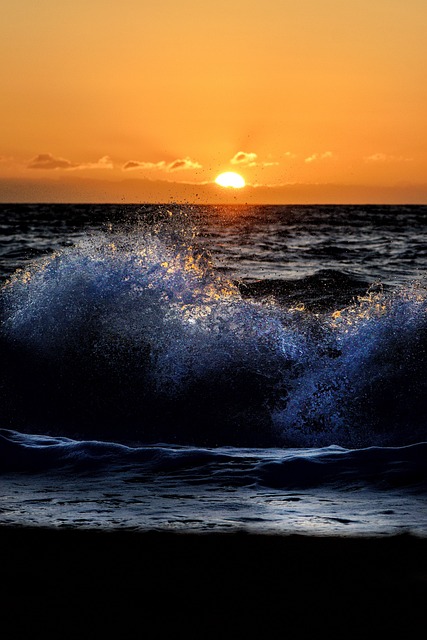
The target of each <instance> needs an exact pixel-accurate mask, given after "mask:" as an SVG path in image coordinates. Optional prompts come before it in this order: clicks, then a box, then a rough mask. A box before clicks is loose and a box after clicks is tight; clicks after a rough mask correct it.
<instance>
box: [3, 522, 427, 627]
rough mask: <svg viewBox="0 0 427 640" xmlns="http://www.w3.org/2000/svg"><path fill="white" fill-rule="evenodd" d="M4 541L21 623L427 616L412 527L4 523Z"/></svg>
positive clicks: (9, 604)
mask: <svg viewBox="0 0 427 640" xmlns="http://www.w3.org/2000/svg"><path fill="white" fill-rule="evenodd" d="M0 544H1V548H2V556H3V560H2V583H3V590H4V595H3V596H2V600H3V603H2V604H3V606H2V609H3V611H4V612H6V615H7V616H10V618H11V624H12V625H13V627H11V628H13V629H14V630H15V633H16V634H18V632H19V631H20V630H21V629H22V628H23V627H27V628H28V629H31V630H32V631H35V630H36V629H39V630H40V631H41V632H42V633H43V634H46V633H47V632H48V631H49V629H50V627H52V628H53V629H55V630H56V632H55V635H57V637H66V636H67V634H68V633H71V632H72V633H80V634H82V635H81V636H80V637H91V638H93V637H98V636H101V635H105V634H106V633H107V634H108V633H114V634H115V635H117V637H160V636H162V634H163V633H164V632H167V633H169V634H172V633H174V634H175V633H176V634H178V637H181V636H182V635H183V634H185V635H186V636H187V635H189V636H197V637H200V638H206V637H218V638H224V637H242V635H249V636H251V635H253V636H256V637H260V638H261V637H270V636H271V635H272V634H273V633H275V634H276V633H279V635H282V636H283V637H286V636H288V634H291V636H290V637H297V636H296V635H295V634H298V635H300V637H307V635H306V634H312V633H316V632H318V631H320V630H323V631H326V632H327V633H328V635H329V637H331V636H336V637H342V638H349V637H361V635H360V634H365V636H366V637H369V636H370V634H371V633H372V632H374V631H375V632H378V633H381V634H388V633H391V634H392V635H393V632H397V631H399V632H405V633H406V634H407V635H406V637H408V638H409V637H415V631H416V629H417V628H418V625H419V624H420V623H422V624H424V622H423V621H425V615H424V610H425V599H426V596H427V553H426V552H427V539H421V538H414V537H411V536H399V537H389V538H369V539H368V538H326V537H324V538H323V537H306V536H265V535H263V536H258V535H251V534H245V533H236V534H206V535H193V534H182V533H179V534H177V533H163V532H161V533H160V532H147V533H140V532H139V533H133V532H124V531H115V532H111V531H87V530H86V531H85V530H70V529H68V530H67V529H63V530H53V529H40V528H37V529H31V528H8V527H3V528H1V529H0ZM366 634H367V635H366ZM413 634H414V635H413ZM14 637H18V635H15V636H14Z"/></svg>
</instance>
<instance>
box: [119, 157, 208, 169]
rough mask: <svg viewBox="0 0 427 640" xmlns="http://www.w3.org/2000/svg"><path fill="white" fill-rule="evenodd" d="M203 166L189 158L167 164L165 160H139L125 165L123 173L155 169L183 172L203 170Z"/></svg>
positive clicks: (130, 161)
mask: <svg viewBox="0 0 427 640" xmlns="http://www.w3.org/2000/svg"><path fill="white" fill-rule="evenodd" d="M201 168H202V165H201V164H200V163H199V162H197V161H195V160H192V159H191V158H189V157H188V156H187V157H185V158H178V159H177V160H173V162H169V163H167V162H165V160H160V162H140V161H138V160H129V162H126V164H124V165H123V167H122V169H123V171H133V170H138V169H139V170H144V171H147V170H148V171H151V170H153V169H157V170H159V171H167V172H173V171H183V170H185V169H201Z"/></svg>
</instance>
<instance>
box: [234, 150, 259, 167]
mask: <svg viewBox="0 0 427 640" xmlns="http://www.w3.org/2000/svg"><path fill="white" fill-rule="evenodd" d="M257 157H258V156H257V154H256V153H253V152H251V153H246V151H238V152H237V153H236V155H234V156H233V157H232V158H231V160H230V162H231V164H240V165H245V166H247V167H255V166H256V165H257V164H258V163H257Z"/></svg>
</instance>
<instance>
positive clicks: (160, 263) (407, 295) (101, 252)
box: [1, 224, 427, 446]
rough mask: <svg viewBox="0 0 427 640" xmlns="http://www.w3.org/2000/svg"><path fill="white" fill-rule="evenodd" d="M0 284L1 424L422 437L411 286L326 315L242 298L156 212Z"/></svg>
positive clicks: (421, 363)
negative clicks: (156, 220) (148, 220)
mask: <svg viewBox="0 0 427 640" xmlns="http://www.w3.org/2000/svg"><path fill="white" fill-rule="evenodd" d="M2 294H3V295H2V303H3V325H2V343H3V350H4V353H5V358H4V363H3V368H2V384H3V387H4V389H5V393H4V394H3V395H4V398H5V401H4V404H3V407H2V409H1V413H2V416H3V424H5V425H9V426H11V427H13V428H25V429H26V430H27V431H33V432H34V431H37V430H38V429H40V428H43V432H46V430H48V431H49V432H51V433H56V434H68V435H73V436H75V435H78V436H81V437H99V438H102V439H115V440H134V441H138V442H159V441H164V442H177V443H182V444H187V443H197V444H199V445H200V444H203V445H209V446H210V445H224V444H229V445H237V446H282V445H289V444H292V445H293V446H313V445H314V446H323V445H328V444H342V445H350V446H359V445H360V446H364V445H366V444H372V443H379V442H381V443H384V442H385V443H393V442H398V443H399V444H402V443H407V442H412V441H414V440H415V439H416V438H418V439H419V437H420V434H422V433H425V410H426V400H425V398H426V393H425V391H426V389H425V382H424V380H425V371H426V363H427V357H426V338H425V335H426V332H425V329H426V318H427V315H426V310H427V296H426V290H425V289H424V288H423V287H422V286H421V285H414V286H412V287H407V288H405V289H401V290H399V291H395V292H394V293H392V294H385V293H384V292H382V291H381V290H378V291H370V292H368V294H367V295H366V296H365V297H363V298H360V299H359V300H358V301H357V302H356V303H355V304H354V305H352V306H350V307H348V308H346V309H342V310H337V311H336V312H334V313H332V314H331V313H325V314H314V313H309V312H307V311H304V308H303V307H297V308H294V309H290V308H287V307H284V306H283V305H282V306H281V305H279V304H278V303H277V302H275V301H273V300H264V301H263V302H259V301H255V300H251V299H242V297H241V295H240V293H239V290H238V288H237V287H236V285H235V284H234V283H232V282H231V281H229V280H227V279H226V278H225V277H221V276H220V275H219V274H218V272H216V271H215V270H214V268H213V266H212V264H211V261H210V259H209V256H208V255H207V254H206V252H204V251H203V250H202V249H200V248H199V247H198V246H197V244H196V242H195V238H194V237H193V236H192V235H191V234H189V233H188V231H187V232H185V233H184V232H181V231H180V230H179V229H177V228H176V227H175V228H172V229H171V228H170V227H166V226H165V225H160V224H159V225H156V226H154V227H151V228H147V227H143V226H140V227H135V228H134V229H132V230H126V231H125V230H123V231H119V232H117V233H113V232H110V233H98V234H94V235H93V236H92V237H90V238H86V239H84V240H82V241H80V242H79V243H78V244H77V245H76V246H74V247H70V248H66V249H64V250H63V251H61V252H58V253H56V254H54V255H52V256H50V257H48V258H45V259H44V260H43V261H41V262H38V263H36V264H34V265H33V267H32V268H31V269H29V270H28V271H21V272H17V273H16V274H15V275H14V276H13V277H12V278H11V279H10V280H9V282H8V283H7V284H6V285H5V286H4V288H3V292H2Z"/></svg>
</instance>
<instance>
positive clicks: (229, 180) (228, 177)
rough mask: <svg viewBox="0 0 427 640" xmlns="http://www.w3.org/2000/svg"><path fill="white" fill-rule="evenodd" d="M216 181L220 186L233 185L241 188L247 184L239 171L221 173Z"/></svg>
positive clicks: (235, 187) (234, 187)
mask: <svg viewBox="0 0 427 640" xmlns="http://www.w3.org/2000/svg"><path fill="white" fill-rule="evenodd" d="M215 182H216V184H219V186H220V187H232V188H233V189H241V188H242V187H244V186H245V184H246V183H245V180H244V178H242V176H241V175H239V174H238V173H234V171H226V172H225V173H220V174H219V176H218V177H217V178H216V179H215Z"/></svg>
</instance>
